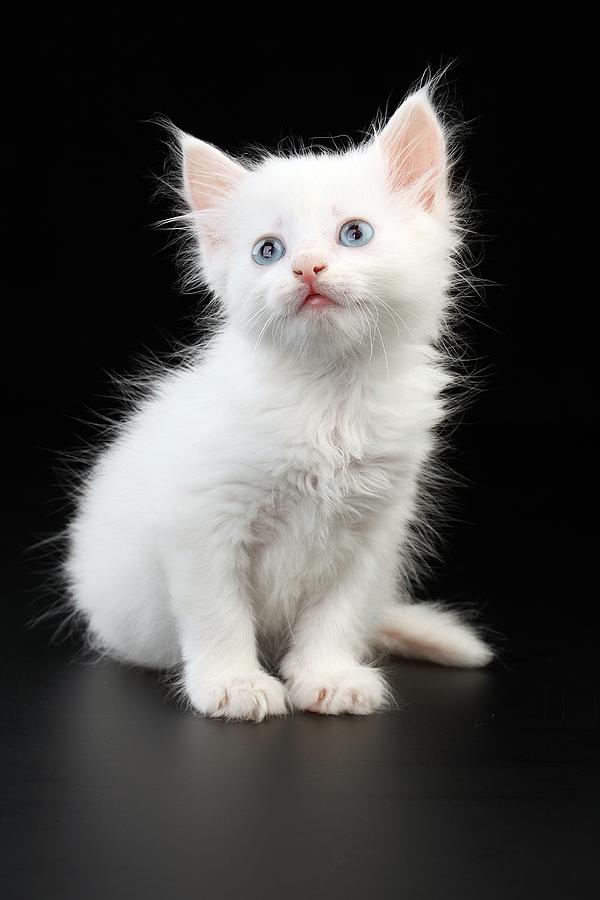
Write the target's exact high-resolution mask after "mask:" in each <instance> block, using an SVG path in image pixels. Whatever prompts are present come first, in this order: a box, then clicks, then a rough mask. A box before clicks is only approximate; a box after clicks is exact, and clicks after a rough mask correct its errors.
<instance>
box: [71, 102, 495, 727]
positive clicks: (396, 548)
mask: <svg viewBox="0 0 600 900" xmlns="http://www.w3.org/2000/svg"><path fill="white" fill-rule="evenodd" d="M180 139H181V140H180V143H181V151H182V161H183V166H182V170H183V179H182V180H183V185H184V196H185V199H186V202H187V205H188V208H189V209H190V210H191V212H190V213H188V219H189V221H190V222H191V225H192V227H193V229H194V233H195V235H196V237H197V242H198V253H197V262H198V264H199V267H200V274H201V278H202V279H203V281H204V282H205V283H206V285H208V287H209V288H210V289H211V291H212V292H213V295H214V297H215V298H217V300H218V302H219V304H220V308H221V311H222V324H221V325H220V327H219V328H218V329H217V331H216V333H215V335H214V336H213V337H212V339H211V340H210V342H209V343H208V344H207V346H206V347H204V348H203V350H202V351H201V353H199V354H197V355H196V356H195V358H194V360H193V361H192V362H191V363H189V364H188V365H186V366H184V367H182V368H181V369H179V370H178V371H176V372H174V373H169V374H166V375H165V376H164V377H163V378H162V379H159V381H158V383H156V385H155V387H154V390H153V391H152V394H151V396H150V397H148V398H147V399H146V400H145V401H144V402H143V403H141V404H140V405H139V407H138V408H137V410H136V411H135V412H134V413H133V414H132V415H131V416H130V418H129V420H128V422H127V423H126V425H125V426H124V427H123V429H122V430H121V433H120V434H119V436H118V438H117V439H116V440H115V441H114V442H113V443H112V445H111V446H109V447H108V448H107V449H106V450H105V451H104V452H103V454H102V456H101V457H100V460H99V462H98V463H97V465H96V467H95V468H94V470H93V472H92V473H91V475H90V477H89V480H88V481H87V484H86V487H85V490H84V492H83V496H82V500H81V504H80V508H79V511H78V514H77V516H76V517H75V519H74V521H73V523H72V526H71V532H70V534H71V547H70V554H69V558H68V561H67V572H68V576H69V583H70V586H71V591H72V596H73V602H74V604H75V606H76V608H77V609H78V610H79V611H81V612H82V613H83V614H84V615H85V618H86V621H87V623H88V626H89V632H90V635H91V637H92V638H93V641H94V643H95V644H96V645H99V646H100V647H102V648H103V649H104V650H106V651H107V652H108V653H110V654H112V655H114V656H115V657H117V658H118V659H121V660H124V661H125V662H129V663H134V664H138V665H143V666H151V667H156V668H162V667H172V666H176V665H180V666H181V667H182V681H183V686H184V689H185V693H186V695H187V697H188V698H189V701H190V703H191V704H192V706H193V707H194V709H196V710H198V711H199V712H201V713H203V714H205V715H209V716H222V717H226V718H232V719H254V720H260V719H262V718H264V717H265V716H268V715H281V714H283V713H284V712H285V711H286V709H287V708H288V706H290V705H291V706H294V707H296V708H298V709H301V710H312V711H314V712H320V713H330V714H339V713H348V712H350V713H361V714H362V713H370V712H372V711H373V710H376V709H378V708H380V707H381V706H383V705H384V703H385V702H386V700H387V699H388V696H389V691H388V688H387V685H386V682H385V680H384V678H383V676H382V674H381V672H380V671H379V670H378V669H377V668H375V667H374V666H373V665H371V664H369V663H370V660H372V659H373V653H374V651H377V650H379V651H380V653H381V652H382V651H389V652H396V653H400V654H402V655H405V656H412V657H418V658H422V659H429V660H434V661H436V662H439V663H443V664H447V665H461V666H480V665H484V664H485V663H487V662H488V661H489V660H490V659H491V656H492V654H491V651H490V649H489V648H488V647H487V646H486V645H485V644H484V643H482V641H481V640H480V639H479V638H478V637H477V635H476V634H475V632H474V631H473V630H472V629H471V628H470V627H468V626H466V625H465V624H462V623H461V622H460V621H459V620H458V618H457V617H456V616H455V615H454V614H452V613H450V612H449V611H448V610H444V609H443V608H439V607H437V606H434V605H429V604H410V603H409V602H408V598H407V597H406V589H407V587H406V580H405V579H404V578H403V575H404V573H405V571H406V568H407V562H408V556H407V554H408V550H407V546H408V537H409V535H408V529H409V525H410V523H411V521H413V520H414V519H415V517H416V515H417V500H418V494H419V489H420V487H419V479H420V477H421V476H422V474H423V469H424V466H425V464H426V462H427V460H428V457H429V456H430V454H431V451H432V448H433V445H434V440H435V438H434V434H433V429H434V428H435V426H436V424H437V423H438V422H439V421H440V420H441V418H442V417H443V414H444V403H443V400H442V399H441V396H440V395H441V392H442V391H443V389H444V388H445V387H446V386H447V385H448V383H449V380H450V376H449V374H448V373H447V372H446V371H445V370H444V366H443V360H441V359H440V356H439V355H438V353H437V352H436V351H435V350H434V349H433V344H434V342H436V340H437V339H438V338H439V337H440V334H441V333H442V330H443V328H444V319H445V314H446V313H447V307H448V305H449V303H450V301H449V298H448V290H449V287H450V286H451V282H452V278H453V255H454V253H455V251H456V248H457V244H458V240H459V238H458V229H457V228H456V225H455V215H454V209H453V202H452V200H451V198H450V196H449V193H448V189H447V173H448V160H447V150H446V140H445V136H444V131H443V129H442V126H441V124H440V121H439V119H438V117H437V115H436V113H435V110H434V108H433V106H432V104H431V102H430V99H429V97H428V93H427V90H426V89H422V90H420V91H418V92H417V93H415V94H413V95H412V96H410V97H409V98H408V99H407V100H406V101H405V102H404V103H403V104H402V106H401V107H400V108H399V109H398V110H397V111H396V113H395V114H394V115H393V116H392V118H391V119H390V121H389V122H388V123H387V125H386V126H385V128H383V130H381V131H379V132H378V133H377V134H376V135H375V136H374V138H373V139H372V140H370V141H368V142H366V143H364V144H363V145H362V146H359V147H357V148H355V149H352V150H350V151H348V152H344V153H335V154H333V153H332V154H325V153H303V154H301V155H298V156H291V157H286V158H283V157H278V156H265V157H263V158H262V159H261V161H260V162H257V163H248V162H246V163H244V164H242V163H240V162H236V161H234V160H233V159H231V158H230V157H228V156H226V155H225V154H224V153H222V152H220V151H219V150H217V149H216V148H215V147H213V146H211V145H209V144H206V143H204V142H202V141H198V140H196V139H194V138H192V137H189V136H188V135H180ZM267 645H268V646H270V647H271V648H273V647H274V646H275V647H277V653H276V657H275V658H276V660H278V662H279V671H280V673H281V675H282V678H283V679H284V680H283V681H280V680H278V678H276V677H274V676H273V675H271V674H268V673H267V672H266V671H265V669H264V668H263V666H262V664H261V655H260V650H259V647H260V646H263V647H265V646H267Z"/></svg>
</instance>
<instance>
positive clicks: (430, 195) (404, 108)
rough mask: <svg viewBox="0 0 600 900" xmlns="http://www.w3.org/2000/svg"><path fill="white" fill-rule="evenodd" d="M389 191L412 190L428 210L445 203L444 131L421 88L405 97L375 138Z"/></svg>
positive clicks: (442, 206)
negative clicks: (382, 156)
mask: <svg viewBox="0 0 600 900" xmlns="http://www.w3.org/2000/svg"><path fill="white" fill-rule="evenodd" d="M376 144H377V145H378V146H379V148H380V149H381V151H382V153H383V155H384V157H385V161H386V164H387V169H388V179H389V184H390V187H391V189H392V191H394V192H395V191H404V190H410V189H412V190H414V192H415V194H416V197H417V200H418V202H419V203H420V204H421V205H422V206H423V207H424V209H426V210H428V211H439V212H443V211H445V209H446V206H447V173H448V159H447V152H446V141H445V138H444V132H443V130H442V126H441V124H440V122H439V119H438V117H437V115H436V112H435V110H434V108H433V106H432V104H431V102H430V100H429V98H428V97H427V93H426V91H425V90H421V91H418V92H417V93H416V94H412V96H410V97H408V99H407V100H405V101H404V103H403V104H402V105H401V106H399V107H398V109H397V110H396V112H395V113H394V115H393V116H392V117H391V119H390V120H389V122H388V123H387V125H386V126H385V128H384V129H383V131H381V132H380V133H379V134H378V135H377V137H376Z"/></svg>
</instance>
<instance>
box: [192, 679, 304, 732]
mask: <svg viewBox="0 0 600 900" xmlns="http://www.w3.org/2000/svg"><path fill="white" fill-rule="evenodd" d="M186 689H187V695H188V698H189V700H190V702H191V704H192V706H193V707H194V709H195V710H196V711H197V712H199V713H201V714H202V715H203V716H210V717H211V718H215V719H233V720H246V721H250V722H262V720H263V719H266V718H267V716H284V715H285V714H286V713H287V712H288V708H289V701H288V693H287V691H286V689H285V687H284V685H283V684H282V683H281V682H280V681H278V680H277V679H276V678H273V677H272V676H271V675H267V674H266V672H261V671H257V672H251V673H250V674H248V675H239V676H236V677H230V678H224V679H219V680H215V681H196V682H195V683H194V684H193V685H187V688H186Z"/></svg>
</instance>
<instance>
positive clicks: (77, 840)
mask: <svg viewBox="0 0 600 900" xmlns="http://www.w3.org/2000/svg"><path fill="white" fill-rule="evenodd" d="M46 638H47V633H46V632H44V630H43V629H38V630H37V631H36V632H35V633H33V634H32V633H30V632H28V631H26V630H23V629H22V628H20V627H19V628H11V629H10V637H9V640H8V641H7V642H6V643H7V647H6V649H5V651H4V655H3V666H4V673H3V676H2V680H1V684H2V690H3V691H4V692H5V694H6V696H5V697H4V698H3V704H2V709H3V724H4V728H3V730H4V733H5V738H6V740H5V742H4V743H5V750H6V754H5V760H4V762H3V766H2V772H3V779H4V780H5V783H6V785H7V787H8V791H7V792H4V794H5V798H6V800H5V803H4V805H3V814H2V822H3V834H2V841H1V843H2V848H3V854H4V855H5V863H4V864H3V879H2V880H3V883H4V888H3V896H4V897H11V898H44V900H53V898H61V900H68V898H81V897H85V898H88V900H95V898H103V900H104V898H107V897H111V898H115V900H116V898H121V897H123V898H125V897H127V898H137V897H144V898H145V900H154V898H156V900H167V898H169V900H178V898H183V897H186V898H187V897H196V896H198V897H205V898H221V897H224V898H229V897H253V896H256V897H261V898H262V900H271V898H289V900H296V898H298V900H300V898H302V900H305V898H312V897H317V898H319V897H327V898H337V897H340V898H341V897H343V898H355V897H356V898H359V897H360V898H363V897H374V898H388V897H389V898H392V897H394V898H436V900H437V898H440V900H444V898H454V897H457V898H461V900H462V898H465V900H466V898H521V897H523V898H530V897H534V898H537V897H545V898H548V897H551V898H554V897H557V898H558V897H569V898H571V897H584V898H590V897H592V896H598V894H597V893H596V891H597V889H598V886H599V884H600V881H599V879H598V877H597V874H596V869H597V856H598V846H599V829H598V826H599V824H600V816H599V796H600V785H599V777H598V765H597V761H598V742H597V726H598V691H597V681H596V680H595V678H594V675H593V673H591V672H590V671H589V669H588V670H586V668H585V667H584V666H583V665H582V664H581V663H579V664H574V663H573V662H570V663H568V662H566V661H561V660H559V659H558V658H545V657H544V656H541V657H540V658H538V659H531V660H527V661H523V662H521V663H515V664H513V665H512V666H510V667H508V666H506V665H503V666H498V667H497V668H495V669H494V668H492V669H490V670H489V671H483V672H464V671H452V670H443V669H438V668H435V667H433V666H429V665H424V664H423V665H422V664H417V663H408V662H398V663H394V664H392V665H391V666H390V672H391V678H392V681H393V683H394V685H395V687H396V690H397V693H398V696H399V698H401V701H402V702H401V704H400V708H399V709H398V710H397V711H394V712H391V713H387V714H382V715H377V716H374V717H371V718H366V719H361V718H356V719H350V718H343V719H330V718H321V717H318V716H311V715H298V716H296V717H294V718H291V719H288V720H287V721H268V722H266V723H263V724H261V725H242V724H236V725H231V724H224V723H220V722H213V721H204V720H202V719H200V718H196V717H194V716H193V715H191V714H189V713H187V712H184V711H182V710H181V709H180V708H178V706H177V704H176V702H175V701H174V699H173V698H172V696H171V695H170V692H169V689H168V687H167V686H166V685H164V684H161V683H160V681H159V680H157V679H156V678H155V677H154V676H153V675H151V674H149V673H144V672H140V671H129V670H126V669H124V668H120V667H119V666H117V665H115V664H112V663H105V664H99V665H91V664H86V663H85V662H84V661H82V660H81V659H77V655H76V650H75V648H74V646H73V645H72V644H63V645H59V646H51V647H48V646H47V643H46Z"/></svg>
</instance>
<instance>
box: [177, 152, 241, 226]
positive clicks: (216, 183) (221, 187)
mask: <svg viewBox="0 0 600 900" xmlns="http://www.w3.org/2000/svg"><path fill="white" fill-rule="evenodd" d="M182 151H183V173H184V181H185V189H186V193H187V197H188V200H189V203H190V205H191V206H192V208H193V209H195V210H197V211H198V212H204V211H206V210H211V209H216V208H218V207H219V205H220V203H221V201H222V200H223V199H224V198H225V197H226V196H227V194H228V193H229V192H230V191H231V190H232V189H233V188H234V187H235V185H236V184H237V182H238V181H239V180H240V178H241V177H242V176H243V175H244V172H245V169H244V168H243V166H241V165H240V164H239V163H237V162H236V161H235V160H233V159H231V157H229V156H227V154H226V153H223V152H222V151H221V150H218V149H217V148H216V147H213V146H212V145H211V144H207V143H205V142H204V141H199V140H196V138H193V137H190V136H189V135H185V136H184V138H183V140H182Z"/></svg>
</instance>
